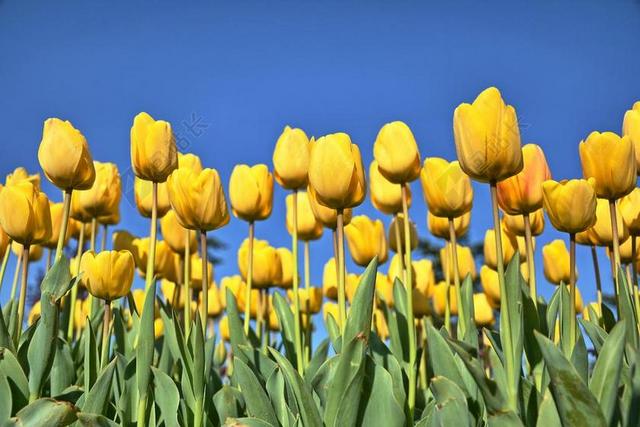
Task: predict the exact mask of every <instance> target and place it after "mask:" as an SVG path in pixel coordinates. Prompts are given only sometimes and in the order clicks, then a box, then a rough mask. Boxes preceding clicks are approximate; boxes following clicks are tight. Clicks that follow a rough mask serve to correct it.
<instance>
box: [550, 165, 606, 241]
mask: <svg viewBox="0 0 640 427" xmlns="http://www.w3.org/2000/svg"><path fill="white" fill-rule="evenodd" d="M594 186H595V182H594V179H593V178H590V179H588V180H585V179H571V180H564V181H560V182H557V181H553V180H549V181H545V182H544V183H543V184H542V190H543V204H544V210H545V211H546V212H547V215H548V216H549V220H550V221H551V224H553V226H554V227H555V228H556V229H557V230H559V231H564V232H565V233H579V232H580V231H584V230H586V229H588V228H590V227H592V226H593V225H594V224H595V222H596V192H595V188H594Z"/></svg>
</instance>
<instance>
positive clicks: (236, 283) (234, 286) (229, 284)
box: [220, 274, 246, 308]
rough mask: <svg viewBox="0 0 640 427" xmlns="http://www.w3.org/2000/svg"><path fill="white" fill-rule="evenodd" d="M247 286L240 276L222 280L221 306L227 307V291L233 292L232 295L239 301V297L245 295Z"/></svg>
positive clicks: (227, 277)
mask: <svg viewBox="0 0 640 427" xmlns="http://www.w3.org/2000/svg"><path fill="white" fill-rule="evenodd" d="M245 286H246V284H245V283H244V281H243V280H242V277H240V275H239V274H236V275H233V276H226V277H223V278H222V279H221V280H220V304H221V305H222V307H223V308H225V307H226V306H227V289H229V290H230V291H231V294H233V296H235V297H236V300H237V299H239V296H240V295H242V294H244V287H245Z"/></svg>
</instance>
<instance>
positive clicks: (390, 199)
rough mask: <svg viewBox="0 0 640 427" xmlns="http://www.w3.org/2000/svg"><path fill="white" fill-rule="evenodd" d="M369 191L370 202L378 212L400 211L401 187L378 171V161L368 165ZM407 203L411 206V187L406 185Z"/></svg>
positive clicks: (393, 212)
mask: <svg viewBox="0 0 640 427" xmlns="http://www.w3.org/2000/svg"><path fill="white" fill-rule="evenodd" d="M369 191H370V194H371V203H372V204H373V206H374V207H375V208H376V209H378V210H379V211H380V212H383V213H386V214H395V213H398V212H402V187H401V185H400V184H394V183H392V182H391V181H389V180H388V179H387V178H385V177H384V175H382V173H380V169H379V168H378V162H377V161H376V160H374V161H372V162H371V165H370V166H369ZM407 203H408V205H409V206H411V189H409V188H408V187H407Z"/></svg>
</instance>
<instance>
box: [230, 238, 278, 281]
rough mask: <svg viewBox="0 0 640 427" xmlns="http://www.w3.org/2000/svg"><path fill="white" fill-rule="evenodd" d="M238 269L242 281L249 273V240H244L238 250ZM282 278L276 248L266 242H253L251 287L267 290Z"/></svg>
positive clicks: (256, 240)
mask: <svg viewBox="0 0 640 427" xmlns="http://www.w3.org/2000/svg"><path fill="white" fill-rule="evenodd" d="M238 268H239V270H240V274H241V275H242V278H243V279H244V280H247V275H248V271H249V239H245V240H244V241H243V242H242V244H241V245H240V249H238ZM281 278H282V264H281V263H280V255H279V254H278V251H277V250H276V248H274V247H272V246H270V245H269V242H267V241H266V240H259V239H255V240H254V241H253V280H252V286H255V287H256V288H268V287H271V286H275V285H276V284H277V283H279V282H280V281H281Z"/></svg>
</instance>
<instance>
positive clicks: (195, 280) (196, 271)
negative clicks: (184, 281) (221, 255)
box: [189, 254, 213, 290]
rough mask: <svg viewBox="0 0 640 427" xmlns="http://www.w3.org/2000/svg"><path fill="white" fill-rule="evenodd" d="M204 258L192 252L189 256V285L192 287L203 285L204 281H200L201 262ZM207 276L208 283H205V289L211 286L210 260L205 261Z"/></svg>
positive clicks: (196, 287)
mask: <svg viewBox="0 0 640 427" xmlns="http://www.w3.org/2000/svg"><path fill="white" fill-rule="evenodd" d="M203 262H204V260H203V259H202V258H201V257H200V255H198V254H193V255H192V256H191V281H190V282H189V285H190V286H191V287H192V288H193V289H198V290H200V289H202V288H203V287H204V283H203V282H202V263H203ZM207 273H208V274H207V276H208V278H209V283H207V284H206V287H207V289H208V288H209V287H210V286H211V284H212V282H213V264H212V263H211V262H210V261H207Z"/></svg>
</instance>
